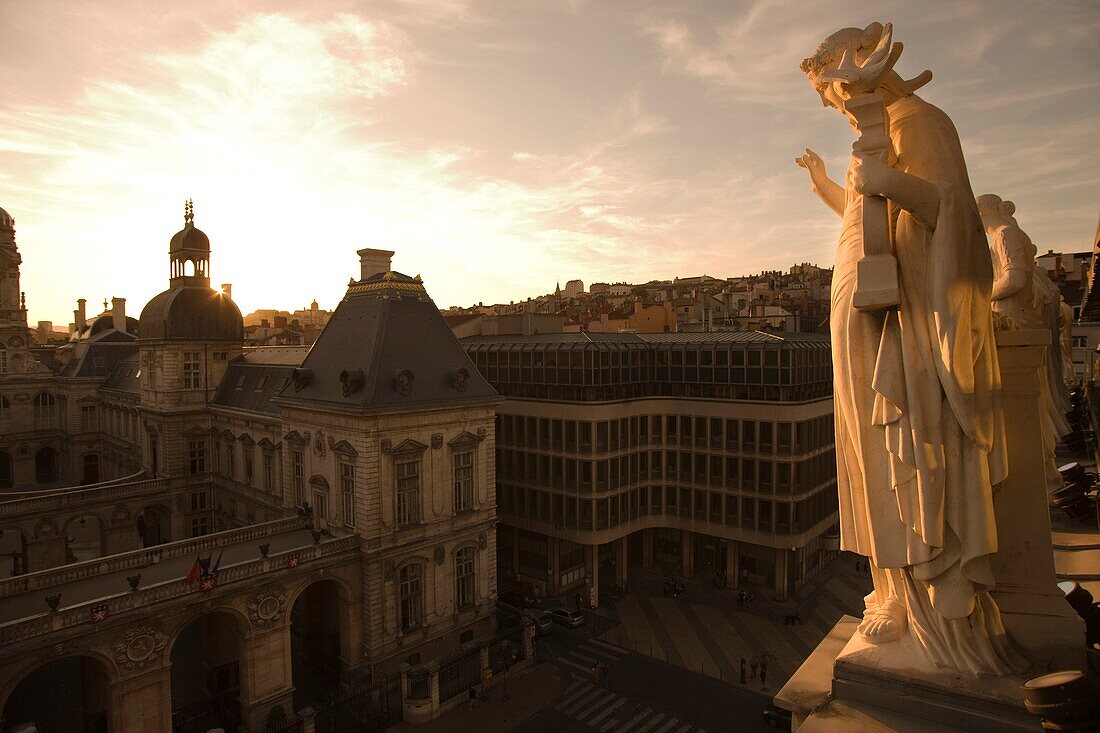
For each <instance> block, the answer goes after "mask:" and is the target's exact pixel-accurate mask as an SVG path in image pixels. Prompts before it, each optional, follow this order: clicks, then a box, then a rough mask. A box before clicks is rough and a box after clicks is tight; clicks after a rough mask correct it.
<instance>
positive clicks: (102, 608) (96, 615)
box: [88, 603, 111, 624]
mask: <svg viewBox="0 0 1100 733" xmlns="http://www.w3.org/2000/svg"><path fill="white" fill-rule="evenodd" d="M110 615H111V609H110V607H109V606H108V605H107V604H106V603H104V604H101V605H99V606H92V607H91V608H90V609H89V610H88V620H89V621H91V622H92V623H93V624H98V623H99V622H100V621H106V620H107V617H108V616H110Z"/></svg>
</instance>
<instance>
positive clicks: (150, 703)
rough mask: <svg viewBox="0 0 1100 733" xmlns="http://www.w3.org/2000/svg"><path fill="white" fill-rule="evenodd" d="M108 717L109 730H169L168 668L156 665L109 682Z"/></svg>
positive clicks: (130, 732) (133, 732)
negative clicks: (133, 674) (112, 683)
mask: <svg viewBox="0 0 1100 733" xmlns="http://www.w3.org/2000/svg"><path fill="white" fill-rule="evenodd" d="M165 656H167V650H166V651H165ZM110 716H111V730H113V731H118V732H119V733H161V731H166V730H172V675H171V668H170V667H169V666H168V665H164V666H161V667H157V668H156V669H152V670H149V671H147V672H145V673H144V674H139V675H137V676H134V677H130V678H128V679H123V680H120V681H118V682H116V683H115V684H114V685H112V686H111V703H110Z"/></svg>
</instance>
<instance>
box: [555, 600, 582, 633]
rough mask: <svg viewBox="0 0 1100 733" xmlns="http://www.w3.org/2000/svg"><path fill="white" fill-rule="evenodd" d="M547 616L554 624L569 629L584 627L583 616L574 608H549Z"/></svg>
mask: <svg viewBox="0 0 1100 733" xmlns="http://www.w3.org/2000/svg"><path fill="white" fill-rule="evenodd" d="M548 615H549V616H550V618H552V619H554V622H555V623H559V624H561V625H562V626H567V627H569V628H571V629H572V628H576V627H577V626H583V625H584V614H583V613H581V612H580V611H578V610H576V609H575V608H566V607H565V606H558V607H557V608H551V609H550V612H549V614H548Z"/></svg>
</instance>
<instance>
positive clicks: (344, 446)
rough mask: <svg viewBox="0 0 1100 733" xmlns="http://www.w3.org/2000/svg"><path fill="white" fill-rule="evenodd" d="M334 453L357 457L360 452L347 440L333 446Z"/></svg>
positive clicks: (339, 441) (337, 442)
mask: <svg viewBox="0 0 1100 733" xmlns="http://www.w3.org/2000/svg"><path fill="white" fill-rule="evenodd" d="M332 452H333V453H336V454H339V455H341V456H357V455H359V452H358V451H357V450H355V448H353V447H352V445H351V443H349V442H348V441H346V440H338V441H336V442H335V443H333V444H332Z"/></svg>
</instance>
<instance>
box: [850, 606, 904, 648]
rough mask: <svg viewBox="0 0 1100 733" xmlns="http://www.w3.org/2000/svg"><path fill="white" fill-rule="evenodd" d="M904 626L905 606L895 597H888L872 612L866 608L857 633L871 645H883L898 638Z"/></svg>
mask: <svg viewBox="0 0 1100 733" xmlns="http://www.w3.org/2000/svg"><path fill="white" fill-rule="evenodd" d="M905 625H906V613H905V604H903V603H902V602H901V601H899V600H898V599H897V596H890V597H889V598H887V599H886V600H885V601H884V602H883V603H882V605H881V606H879V607H878V608H876V609H874V610H873V611H872V610H871V608H870V607H868V609H867V612H866V613H865V614H864V615H863V622H862V623H861V624H860V625H859V633H860V634H861V635H862V636H863V638H864V639H866V640H867V641H869V642H871V643H872V644H885V643H886V642H889V641H894V640H895V639H897V638H898V637H900V636H901V635H902V634H903V633H904V632H905Z"/></svg>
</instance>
